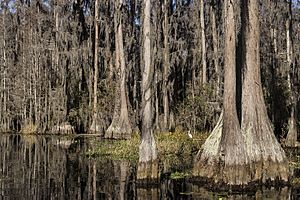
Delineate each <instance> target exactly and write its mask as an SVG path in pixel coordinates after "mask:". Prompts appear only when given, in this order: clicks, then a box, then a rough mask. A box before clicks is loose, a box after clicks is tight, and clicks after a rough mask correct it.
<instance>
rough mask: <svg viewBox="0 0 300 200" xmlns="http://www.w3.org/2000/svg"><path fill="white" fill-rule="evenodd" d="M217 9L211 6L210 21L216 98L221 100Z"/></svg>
mask: <svg viewBox="0 0 300 200" xmlns="http://www.w3.org/2000/svg"><path fill="white" fill-rule="evenodd" d="M215 12H216V9H215V8H214V6H213V5H211V6H210V19H211V29H212V43H213V54H214V55H213V62H214V67H215V79H216V81H215V84H216V86H215V94H216V98H217V99H219V96H220V82H221V77H220V75H221V74H220V68H219V55H218V51H219V44H218V33H217V25H216V13H215Z"/></svg>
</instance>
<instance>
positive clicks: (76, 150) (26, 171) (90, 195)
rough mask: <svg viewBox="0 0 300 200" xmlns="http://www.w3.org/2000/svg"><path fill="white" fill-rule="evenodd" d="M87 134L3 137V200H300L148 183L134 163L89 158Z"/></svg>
mask: <svg viewBox="0 0 300 200" xmlns="http://www.w3.org/2000/svg"><path fill="white" fill-rule="evenodd" d="M93 139H95V138H88V137H77V138H74V137H73V138H72V137H58V136H22V135H6V134H4V135H1V136H0V151H1V152H0V167H1V168H0V196H1V198H0V199H149V200H157V199H217V200H220V199H222V200H223V199H299V198H300V195H299V194H300V191H299V189H296V188H289V187H285V188H259V189H257V190H256V191H251V192H250V191H249V192H245V193H233V192H231V193H229V192H222V193H217V192H211V191H208V190H206V189H205V187H204V185H202V186H199V185H195V184H193V183H191V182H189V181H188V180H186V179H182V178H181V179H171V178H169V176H167V177H165V178H164V179H163V180H161V182H160V183H159V184H157V185H152V186H148V187H145V185H143V186H141V185H139V184H137V183H136V181H135V168H136V167H135V165H134V164H132V163H129V162H126V161H113V160H109V159H90V158H88V157H86V156H85V155H84V152H85V151H86V149H88V148H89V144H90V142H89V141H90V140H93Z"/></svg>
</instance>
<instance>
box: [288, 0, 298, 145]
mask: <svg viewBox="0 0 300 200" xmlns="http://www.w3.org/2000/svg"><path fill="white" fill-rule="evenodd" d="M286 49H287V52H286V53H287V63H288V71H287V75H288V85H289V91H290V105H291V112H290V118H289V120H288V130H289V131H288V134H287V138H286V145H287V146H292V147H295V146H296V145H297V121H296V119H297V111H296V106H297V98H296V95H295V88H294V66H293V40H292V0H290V2H289V14H288V19H287V21H286Z"/></svg>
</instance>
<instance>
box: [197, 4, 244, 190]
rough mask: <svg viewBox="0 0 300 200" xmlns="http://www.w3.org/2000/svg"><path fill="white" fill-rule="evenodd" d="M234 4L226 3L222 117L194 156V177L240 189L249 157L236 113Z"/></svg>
mask: <svg viewBox="0 0 300 200" xmlns="http://www.w3.org/2000/svg"><path fill="white" fill-rule="evenodd" d="M236 6H237V5H235V4H234V3H233V1H230V0H228V1H225V49H224V50H225V57H224V70H225V82H224V98H223V104H224V111H223V112H224V114H221V116H220V119H219V122H218V123H217V125H216V127H215V129H214V130H213V132H212V133H211V135H210V137H209V138H208V139H207V140H206V142H205V144H204V145H203V148H202V151H200V152H199V153H198V155H197V158H196V160H197V162H196V164H195V167H194V175H196V176H201V177H207V178H212V179H214V180H215V181H216V182H221V183H226V184H229V185H242V184H247V183H248V182H249V181H250V176H249V173H248V172H247V166H248V156H247V153H246V149H245V148H246V147H245V141H244V138H243V136H242V132H241V129H240V124H239V120H238V115H237V109H236V61H235V58H236V53H235V49H236V36H235V30H236V25H235V14H234V13H235V12H234V11H235V9H236Z"/></svg>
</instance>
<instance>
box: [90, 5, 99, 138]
mask: <svg viewBox="0 0 300 200" xmlns="http://www.w3.org/2000/svg"><path fill="white" fill-rule="evenodd" d="M98 22H99V0H95V18H94V27H95V52H94V86H93V88H94V90H93V95H94V99H93V118H92V125H91V127H90V132H95V133H99V132H100V131H101V127H100V125H99V124H98V123H99V122H98V121H99V116H98V109H97V104H98V97H97V91H98V45H99V43H98V40H99V24H98Z"/></svg>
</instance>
